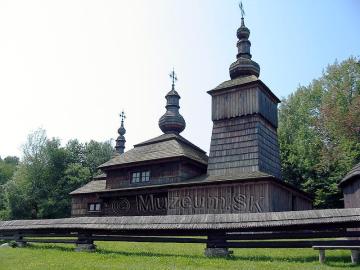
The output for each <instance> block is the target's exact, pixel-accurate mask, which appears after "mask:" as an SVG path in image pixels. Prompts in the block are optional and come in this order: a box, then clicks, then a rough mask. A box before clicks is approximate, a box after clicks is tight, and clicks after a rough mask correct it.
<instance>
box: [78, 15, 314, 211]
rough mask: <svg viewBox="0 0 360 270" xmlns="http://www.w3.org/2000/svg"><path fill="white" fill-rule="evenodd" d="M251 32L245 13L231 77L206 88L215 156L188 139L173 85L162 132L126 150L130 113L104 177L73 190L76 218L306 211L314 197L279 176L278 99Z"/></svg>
mask: <svg viewBox="0 0 360 270" xmlns="http://www.w3.org/2000/svg"><path fill="white" fill-rule="evenodd" d="M249 35H250V30H249V29H248V28H247V27H246V26H245V23H244V18H241V26H240V28H239V29H238V30H237V37H238V42H237V48H238V54H237V55H236V58H237V59H236V61H235V62H234V63H232V64H231V65H230V69H229V71H230V80H228V81H225V82H223V83H221V84H219V85H218V86H217V87H215V88H214V89H212V90H210V91H208V93H209V94H210V95H211V97H212V112H211V113H212V121H213V129H212V136H211V144H210V153H209V156H208V155H207V154H206V152H205V151H203V150H202V149H200V148H199V147H197V146H196V145H194V144H193V143H191V142H190V141H188V140H187V139H186V138H184V137H182V136H181V135H180V133H181V132H182V131H183V130H184V129H185V120H184V118H183V117H182V116H181V115H180V113H179V108H180V106H179V100H180V96H179V94H178V92H177V91H176V90H175V79H176V77H175V73H174V72H172V74H171V76H172V78H173V83H172V88H171V90H170V92H168V94H167V95H166V101H167V103H166V112H165V114H164V115H163V116H162V117H161V118H160V120H159V127H160V129H161V131H162V132H163V134H162V135H160V136H158V137H156V138H152V139H149V140H147V141H145V142H141V143H139V144H136V145H134V148H133V149H131V150H129V151H126V152H124V149H125V137H124V135H125V132H126V130H125V128H124V115H122V121H121V127H120V128H119V130H118V133H119V137H118V138H117V140H116V147H115V148H116V154H115V155H114V156H113V157H112V158H111V159H110V160H109V161H107V162H106V163H104V164H102V165H101V166H100V167H99V168H100V169H101V170H102V171H103V174H102V175H101V176H98V177H96V178H94V179H93V180H92V181H91V182H89V183H88V184H86V185H85V186H83V187H80V188H79V189H77V190H75V191H73V192H71V197H72V216H124V215H134V216H138V215H192V214H208V213H213V214H217V213H243V212H244V213H245V212H246V213H248V212H274V211H291V210H307V209H311V208H312V200H311V198H310V197H309V196H308V195H307V194H306V193H304V192H302V191H300V190H298V189H296V188H294V187H293V186H291V185H289V184H287V183H285V182H284V181H282V179H281V166H280V155H279V145H278V138H277V126H278V119H277V105H278V103H279V102H280V100H279V99H278V98H277V97H276V96H275V94H274V93H273V92H272V91H271V90H270V89H269V88H268V87H267V86H266V85H265V83H263V82H262V81H261V80H260V79H259V74H260V66H259V65H258V64H257V63H256V62H254V61H253V60H252V59H251V54H250V46H251V43H250V41H249V39H248V38H249Z"/></svg>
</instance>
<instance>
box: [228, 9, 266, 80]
mask: <svg viewBox="0 0 360 270" xmlns="http://www.w3.org/2000/svg"><path fill="white" fill-rule="evenodd" d="M240 9H241V13H242V17H241V26H240V28H239V29H238V30H237V33H236V35H237V37H238V39H239V40H238V42H237V44H236V46H237V48H238V54H237V55H236V58H237V60H236V61H235V62H234V63H232V64H231V65H230V68H229V70H230V78H231V79H235V78H238V77H244V76H250V75H255V76H256V77H259V74H260V66H259V64H258V63H256V62H255V61H253V60H251V54H250V47H251V42H250V41H249V36H250V30H249V28H247V27H246V26H245V23H244V16H243V15H244V11H243V9H242V5H241V6H240Z"/></svg>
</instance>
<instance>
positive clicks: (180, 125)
mask: <svg viewBox="0 0 360 270" xmlns="http://www.w3.org/2000/svg"><path fill="white" fill-rule="evenodd" d="M165 98H166V100H167V103H166V106H165V108H166V113H165V114H164V115H163V116H161V118H160V119H159V127H160V129H161V130H162V132H164V133H175V134H179V133H181V132H182V131H183V130H184V129H185V127H186V123H185V120H184V118H183V117H182V116H181V114H180V113H179V108H180V106H179V99H180V95H179V94H178V93H177V92H176V91H175V89H174V84H173V89H172V90H171V91H170V92H169V93H167V95H166V96H165Z"/></svg>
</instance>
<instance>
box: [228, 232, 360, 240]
mask: <svg viewBox="0 0 360 270" xmlns="http://www.w3.org/2000/svg"><path fill="white" fill-rule="evenodd" d="M339 237H360V232H358V231H340V232H339V231H337V232H331V231H330V232H279V233H276V232H275V233H274V232H269V233H247V234H244V233H240V234H237V233H233V234H227V235H226V236H225V238H226V239H227V240H271V239H310V238H339Z"/></svg>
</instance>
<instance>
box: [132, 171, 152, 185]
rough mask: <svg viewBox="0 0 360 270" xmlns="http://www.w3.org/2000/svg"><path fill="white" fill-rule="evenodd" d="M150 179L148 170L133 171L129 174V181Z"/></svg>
mask: <svg viewBox="0 0 360 270" xmlns="http://www.w3.org/2000/svg"><path fill="white" fill-rule="evenodd" d="M149 181H150V171H143V172H133V173H132V175H131V183H135V184H136V183H145V182H149Z"/></svg>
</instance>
